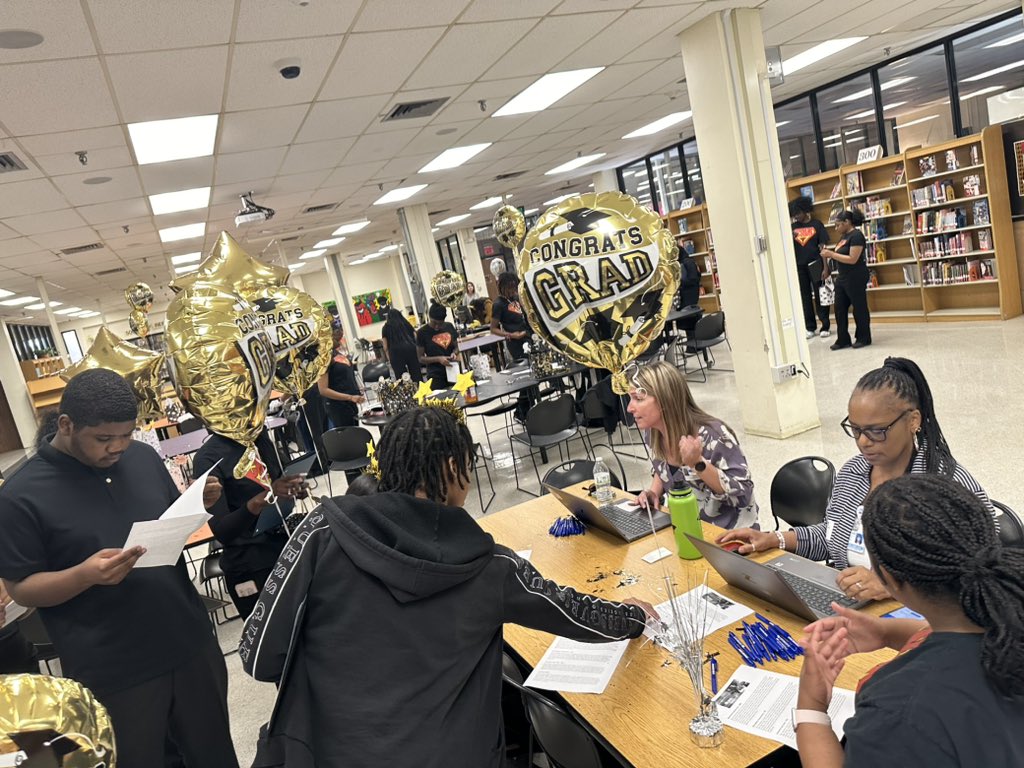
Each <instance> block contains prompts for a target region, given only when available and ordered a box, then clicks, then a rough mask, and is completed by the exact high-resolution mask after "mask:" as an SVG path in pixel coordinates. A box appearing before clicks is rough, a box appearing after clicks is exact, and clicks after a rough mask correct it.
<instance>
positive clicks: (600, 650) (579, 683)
mask: <svg viewBox="0 0 1024 768" xmlns="http://www.w3.org/2000/svg"><path fill="white" fill-rule="evenodd" d="M627 645H629V640H620V641H618V642H614V643H578V642H576V641H575V640H567V639H566V638H564V637H557V638H555V642H553V643H552V644H551V647H550V648H548V650H547V652H546V653H545V654H544V656H543V658H541V660H540V662H538V664H537V666H536V667H535V668H534V670H533V672H531V673H530V676H529V677H528V678H526V682H525V683H524V685H527V686H529V687H530V688H541V689H544V690H547V691H562V692H565V693H604V689H605V688H607V687H608V681H609V680H611V679H612V674H614V672H615V668H616V667H617V666H618V665H619V660H620V659H622V654H623V653H625V652H626V646H627Z"/></svg>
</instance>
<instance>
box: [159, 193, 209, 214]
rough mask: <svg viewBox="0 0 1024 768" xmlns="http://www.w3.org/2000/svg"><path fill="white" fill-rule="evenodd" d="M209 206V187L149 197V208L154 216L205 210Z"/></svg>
mask: <svg viewBox="0 0 1024 768" xmlns="http://www.w3.org/2000/svg"><path fill="white" fill-rule="evenodd" d="M209 204H210V188H209V187H196V188H195V189H183V190H181V191H179V192H164V193H162V194H159V195H150V196H149V207H150V208H152V209H153V215H154V216H160V215H162V214H165V213H178V212H179V211H194V210H196V209H197V208H206V207H207V206H208V205H209Z"/></svg>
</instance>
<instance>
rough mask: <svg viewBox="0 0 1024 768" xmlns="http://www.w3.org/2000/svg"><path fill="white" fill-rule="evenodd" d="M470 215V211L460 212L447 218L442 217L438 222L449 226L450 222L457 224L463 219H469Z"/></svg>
mask: <svg viewBox="0 0 1024 768" xmlns="http://www.w3.org/2000/svg"><path fill="white" fill-rule="evenodd" d="M469 216H470V215H469V214H468V213H460V214H459V215H458V216H449V217H448V218H447V219H441V221H439V222H437V226H439V227H447V226H448V225H449V224H455V223H456V222H459V221H462V220H463V219H468V218H469Z"/></svg>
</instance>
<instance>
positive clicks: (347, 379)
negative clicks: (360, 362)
mask: <svg viewBox="0 0 1024 768" xmlns="http://www.w3.org/2000/svg"><path fill="white" fill-rule="evenodd" d="M327 386H328V387H329V388H330V389H333V390H334V391H335V392H341V393H342V394H343V395H360V394H362V393H361V392H360V391H359V382H358V381H356V369H355V367H354V366H353V365H352V363H351V362H350V361H349V359H348V357H346V356H345V355H342V354H337V355H335V356H334V357H333V358H331V362H330V365H328V366H327ZM324 401H325V403H326V404H327V407H328V408H329V409H335V410H337V411H340V412H342V413H345V414H347V415H349V416H352V417H355V416H358V415H359V406H358V405H356V404H355V403H350V402H348V401H347V400H345V401H342V400H332V399H328V398H325V399H324Z"/></svg>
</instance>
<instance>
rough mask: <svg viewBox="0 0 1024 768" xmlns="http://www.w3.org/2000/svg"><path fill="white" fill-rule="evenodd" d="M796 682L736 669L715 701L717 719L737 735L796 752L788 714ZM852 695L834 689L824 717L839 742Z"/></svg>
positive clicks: (789, 677)
mask: <svg viewBox="0 0 1024 768" xmlns="http://www.w3.org/2000/svg"><path fill="white" fill-rule="evenodd" d="M799 689H800V678H798V677H793V676H792V675H781V674H779V673H778V672H769V671H767V670H764V669H759V668H757V667H748V666H747V665H746V664H744V665H742V666H740V668H739V669H737V670H736V673H735V674H734V675H733V676H732V677H730V678H729V682H728V683H726V684H725V687H724V688H722V689H721V690H719V692H718V696H716V697H715V703H716V704H717V705H718V716H719V717H720V718H721V719H722V722H723V723H725V724H726V725H731V726H732V727H733V728H736V729H737V730H740V731H745V732H746V733H752V734H754V735H755V736H762V737H764V738H766V739H771V740H772V741H778V742H781V743H783V744H785V745H786V746H788V747H792V748H793V749H796V733H795V732H794V731H793V721H792V716H791V714H790V713H791V712H792V711H793V709H794V708H795V707H796V697H797V692H798V691H799ZM853 698H854V694H853V691H848V690H846V689H844V688H835V689H833V691H832V704H831V705H830V706H829V710H828V714H829V717H831V718H832V730H833V731H835V733H836V736H838V737H839V738H840V739H842V738H843V725H844V724H845V723H846V721H847V720H849V719H850V718H851V717H853Z"/></svg>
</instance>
